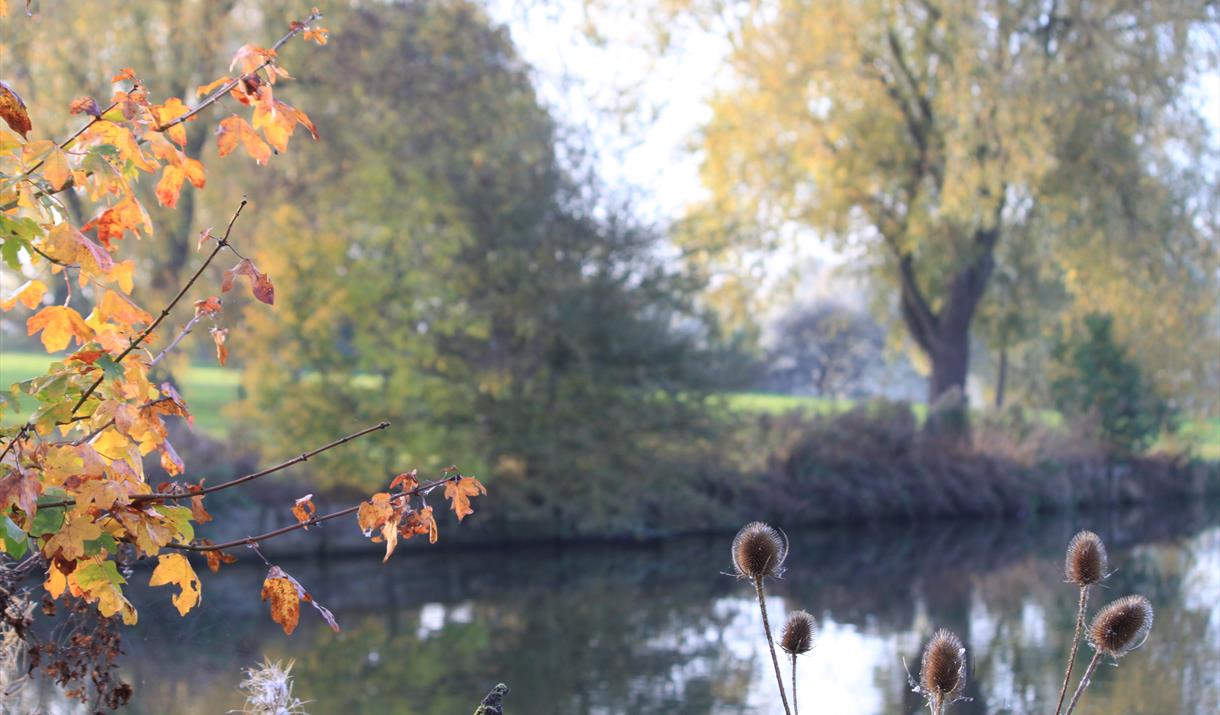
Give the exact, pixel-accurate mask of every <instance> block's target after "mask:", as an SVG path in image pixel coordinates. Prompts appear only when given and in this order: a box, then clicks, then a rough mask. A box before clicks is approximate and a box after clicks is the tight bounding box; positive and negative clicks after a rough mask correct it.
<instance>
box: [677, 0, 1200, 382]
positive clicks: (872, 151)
mask: <svg viewBox="0 0 1220 715" xmlns="http://www.w3.org/2000/svg"><path fill="white" fill-rule="evenodd" d="M678 5H679V6H682V7H683V8H684V10H686V11H689V12H692V13H694V14H695V15H696V16H699V17H703V18H708V17H711V16H716V17H717V18H718V19H719V20H720V22H717V23H715V24H709V25H708V27H712V28H715V30H714V31H717V32H722V33H725V34H727V36H728V39H729V46H730V47H731V50H730V55H729V56H730V63H731V68H732V73H731V75H730V77H729V79H727V80H726V81H725V82H724V83H723V85H722V87H721V89H720V90H719V91H717V92H716V94H715V95H714V97H713V99H712V109H713V116H712V119H711V121H710V122H709V123H708V125H707V127H706V129H705V132H704V135H703V151H704V157H705V158H704V164H703V177H704V180H705V183H706V185H707V186H708V187H709V189H710V190H711V200H710V202H709V205H708V206H707V207H706V209H707V213H708V215H712V216H730V217H733V219H734V220H735V221H739V220H743V219H744V220H745V221H749V222H756V225H761V226H763V227H764V228H763V229H762V230H760V231H757V232H755V233H754V235H755V237H756V238H763V239H766V238H771V237H775V236H791V235H793V234H794V232H793V230H792V229H793V228H794V227H795V228H796V229H797V230H796V231H795V235H798V236H804V237H809V236H812V237H813V238H814V239H817V240H825V241H831V242H833V243H834V244H835V245H836V246H837V247H838V248H839V249H841V250H859V251H861V252H862V255H864V256H866V260H868V262H869V263H870V267H871V268H872V269H873V270H874V272H875V274H876V276H877V277H878V278H879V279H880V280H879V281H878V284H879V285H881V286H883V287H884V288H885V290H888V291H892V294H893V295H894V296H895V297H896V301H895V302H896V304H897V306H898V308H899V310H900V315H901V319H902V321H903V323H904V324H905V326H906V329H907V332H908V334H909V336H910V338H911V340H912V341H913V343H914V344H915V346H917V347H918V349H919V351H920V352H921V353H922V354H923V356H924V357H925V358H926V360H927V362H928V364H929V365H930V372H931V375H930V380H929V389H928V396H929V399H936V398H937V397H939V396H940V395H942V394H943V393H945V392H946V391H948V390H950V389H951V388H955V387H956V388H961V389H964V387H965V381H966V378H967V375H968V372H969V367H970V348H971V329H972V325H973V323H974V322H975V318H976V316H978V314H979V311H980V306H981V305H982V303H983V301H984V300H985V297H986V293H987V288H988V285H989V284H990V283H991V281H992V278H993V276H994V274H995V273H996V268H997V264H998V263H999V264H1000V265H1001V267H1005V266H1006V262H1009V261H1016V260H1017V259H1020V260H1021V261H1024V262H1025V263H1029V262H1031V261H1033V262H1037V263H1038V265H1040V266H1043V267H1044V268H1045V267H1047V266H1050V269H1048V270H1051V277H1052V279H1053V281H1054V282H1055V283H1056V284H1057V285H1058V287H1062V288H1064V289H1065V290H1064V292H1065V294H1066V295H1068V297H1069V298H1071V299H1072V300H1083V301H1086V302H1090V301H1095V300H1096V298H1095V296H1096V294H1097V293H1098V292H1104V291H1107V290H1108V291H1110V292H1111V293H1112V294H1114V295H1122V293H1121V292H1115V287H1116V286H1124V290H1126V291H1127V293H1126V294H1125V295H1124V296H1123V298H1124V300H1125V302H1126V303H1128V306H1129V309H1130V310H1133V311H1138V310H1140V308H1139V307H1138V306H1132V305H1131V304H1134V303H1138V302H1139V299H1138V298H1136V297H1135V296H1136V294H1137V292H1138V291H1139V290H1140V289H1141V288H1142V287H1145V286H1146V287H1148V288H1149V289H1151V290H1150V291H1149V296H1152V295H1155V296H1156V298H1157V299H1158V300H1166V299H1167V296H1166V295H1165V293H1163V292H1161V291H1162V290H1163V289H1164V290H1169V291H1171V292H1173V293H1174V295H1175V296H1179V295H1180V296H1181V297H1182V300H1181V301H1176V300H1174V299H1173V298H1168V300H1171V301H1174V302H1173V310H1178V311H1185V312H1183V313H1181V315H1183V316H1184V318H1183V320H1182V321H1180V322H1183V323H1185V324H1186V325H1178V326H1176V328H1173V326H1169V325H1166V324H1165V321H1159V322H1158V321H1156V320H1153V319H1151V316H1149V317H1150V319H1149V320H1146V321H1144V323H1142V324H1141V325H1144V324H1146V325H1148V326H1149V330H1151V331H1153V332H1154V333H1158V332H1159V333H1161V334H1164V333H1167V332H1169V331H1170V330H1171V328H1172V329H1173V330H1174V331H1175V333H1176V334H1177V335H1189V334H1191V331H1192V330H1193V329H1194V328H1197V327H1198V326H1199V325H1200V324H1201V322H1202V323H1205V322H1206V318H1207V316H1212V317H1214V309H1212V308H1208V307H1206V306H1207V305H1208V300H1209V299H1214V296H1215V275H1214V273H1209V271H1208V270H1207V268H1206V266H1207V265H1209V261H1212V260H1214V257H1215V249H1214V245H1212V242H1211V241H1209V240H1208V239H1207V236H1208V235H1211V236H1213V237H1214V228H1215V222H1214V217H1212V218H1208V216H1209V215H1210V214H1208V213H1207V211H1208V210H1209V209H1206V208H1203V207H1201V205H1200V201H1199V199H1200V197H1201V196H1205V195H1206V193H1207V189H1206V179H1205V178H1201V177H1200V175H1199V172H1197V171H1191V167H1192V166H1193V167H1197V166H1199V164H1196V163H1195V162H1197V161H1199V160H1198V159H1197V157H1198V156H1199V153H1201V152H1204V151H1206V144H1207V142H1206V137H1207V130H1206V127H1205V122H1202V121H1201V120H1200V113H1199V110H1198V109H1197V108H1195V107H1193V106H1191V105H1190V103H1189V102H1188V101H1186V97H1187V94H1188V92H1189V91H1190V89H1191V87H1192V83H1193V82H1194V80H1195V79H1196V77H1197V76H1198V73H1200V72H1201V71H1203V70H1204V69H1205V68H1206V67H1207V66H1209V62H1210V61H1211V60H1214V56H1212V55H1209V54H1208V53H1209V52H1210V50H1209V49H1208V47H1209V44H1210V43H1212V42H1214V37H1212V36H1204V33H1207V32H1212V33H1214V29H1215V22H1216V17H1217V15H1216V10H1215V7H1214V5H1209V4H1205V3H1198V2H1188V1H1180V2H1179V1H1174V0H1167V1H1165V2H1156V3H1150V2H1136V1H1134V0H1098V1H1093V2H1082V1H1072V2H1067V1H1061V0H974V1H971V2H965V1H962V0H949V1H944V0H941V1H933V0H863V1H861V0H773V1H771V2H761V3H759V2H755V3H750V4H749V5H748V8H746V4H744V3H722V2H707V3H701V2H687V3H678ZM739 6H740V7H739ZM743 8H746V9H743ZM701 235H706V234H703V233H701ZM1018 235H1019V236H1020V237H1021V240H1020V241H1014V236H1018ZM697 241H698V239H696V242H697ZM743 247H744V248H747V249H755V248H757V247H758V243H752V242H750V241H746V242H742V241H738V242H736V244H735V246H734V248H736V249H742V248H743ZM1014 268H1017V265H1016V263H1014ZM1021 270H1024V269H1021ZM1086 277H1087V280H1088V282H1089V288H1088V289H1087V292H1086V291H1085V290H1084V289H1083V288H1082V286H1083V283H1082V281H1085V280H1086ZM1198 288H1202V290H1201V291H1199V290H1195V291H1194V292H1191V291H1190V290H1189V289H1198ZM1200 296H1202V299H1200ZM1145 302H1147V301H1145ZM1184 303H1189V306H1190V307H1189V308H1183V307H1182V305H1183V304H1184ZM1030 305H1031V306H1032V302H1031V303H1030ZM1201 306H1202V307H1201ZM995 312H996V313H1003V312H1004V311H995ZM1008 322H1009V323H1011V320H1009V321H1008ZM1009 332H1011V331H1009ZM1212 332H1214V331H1212ZM1179 340H1180V338H1179Z"/></svg>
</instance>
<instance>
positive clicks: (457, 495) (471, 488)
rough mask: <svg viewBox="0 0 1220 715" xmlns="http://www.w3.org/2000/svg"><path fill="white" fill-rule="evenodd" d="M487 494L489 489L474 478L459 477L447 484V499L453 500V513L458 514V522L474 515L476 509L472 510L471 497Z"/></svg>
mask: <svg viewBox="0 0 1220 715" xmlns="http://www.w3.org/2000/svg"><path fill="white" fill-rule="evenodd" d="M486 493H487V487H485V486H483V483H482V482H480V481H479V480H478V479H475V478H474V477H458V478H456V479H454V480H453V481H451V482H449V483H447V484H445V498H446V499H449V500H452V502H453V513H454V514H457V518H458V521H461V520H462V519H465V518H466V516H467V515H468V514H473V513H474V509H471V508H470V497H477V496H479V495H480V494H486Z"/></svg>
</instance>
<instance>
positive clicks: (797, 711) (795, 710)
mask: <svg viewBox="0 0 1220 715" xmlns="http://www.w3.org/2000/svg"><path fill="white" fill-rule="evenodd" d="M792 715H801V706H800V705H797V703H796V654H795V653H794V654H793V655H792Z"/></svg>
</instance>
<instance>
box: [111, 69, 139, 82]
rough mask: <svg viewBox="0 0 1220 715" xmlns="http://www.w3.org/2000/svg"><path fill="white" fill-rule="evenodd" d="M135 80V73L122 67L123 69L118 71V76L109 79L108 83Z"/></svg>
mask: <svg viewBox="0 0 1220 715" xmlns="http://www.w3.org/2000/svg"><path fill="white" fill-rule="evenodd" d="M135 78H136V71H135V70H133V69H132V68H130V67H124V68H123V69H121V70H119V73H118V74H116V75H115V76H113V77H111V78H110V82H111V84H114V83H116V82H124V81H126V80H135Z"/></svg>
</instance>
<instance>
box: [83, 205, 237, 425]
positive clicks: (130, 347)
mask: <svg viewBox="0 0 1220 715" xmlns="http://www.w3.org/2000/svg"><path fill="white" fill-rule="evenodd" d="M247 203H249V202H248V201H247V200H246V199H245V198H244V197H243V198H242V200H241V203H240V204H238V205H237V211H235V212H233V218H231V219H229V226H228V228H226V229H225V235H224V238H222V239H220V240H219V241H217V242H216V247H215V248H213V249H212V252H211V253H209V254H208V257H207V259H206V260H204V262H203V265H201V266H199V270H197V271H195V275H193V276H191V279H190V280H188V281H187V282H186V285H184V286H182V290H180V291H178V295H176V296H174V299H173V300H171V301H170V302H169V305H167V306H165V308H164V309H163V310H162V311H161V314H160V315H158V316H157V318H156V320H154V321H153V322H152V325H149V326H148V327H147V328H145V329H144V332H142V333H140V334H139V335H138V336H136V337H135V339H133V340H132V341H131V344H130V345H128V346H127V349H126V350H124V351H123V352H121V353H119V355H118V357H116V358H115V359H114V361H115V362H116V363H119V362H122V361H123V358H125V357H127V356H128V355H130V354H131V351H133V350H135V349H136V348H137V347H138V346H139V345H140V343H142V342H144V341H145V340H146V339H148V336H149V335H151V334H152V332H153V331H154V330H156V329H157V326H159V325H161V322H162V321H164V320H165V319H166V318H167V317H169V314H170V311H172V310H173V309H174V306H176V305H178V301H180V300H182V296H184V295H186V293H187V291H189V290H190V289H191V286H193V285H195V281H196V280H198V279H199V276H201V275H203V272H204V271H205V270H206V269H207V267H208V266H209V265H211V263H212V259H214V258H216V255H217V254H219V253H220V252H221V251H222V250H223V249H224V248H225V247H226V246H228V245H229V233H230V232H232V230H233V224H234V223H235V222H236V221H237V217H238V216H240V215H241V210H242V209H244V208H245V207H246V204H247ZM105 379H106V376H105V375H102V376H100V377H98V378H97V380H95V381H94V383H93V384H92V385H90V386H89V389H87V390H85V392H84V394H82V395H81V396H80V399H79V400H77V401H76V405H75V406H74V407H73V408H72V412H71V414H73V415H75V414H76V411H77V410H79V409H80V408H81V405H83V404H85V400H88V399H89V396H90V395H92V394H93V391H94V390H96V389H97V388H98V387H99V386H100V385H101V384H102V382H103V381H104V380H105Z"/></svg>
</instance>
